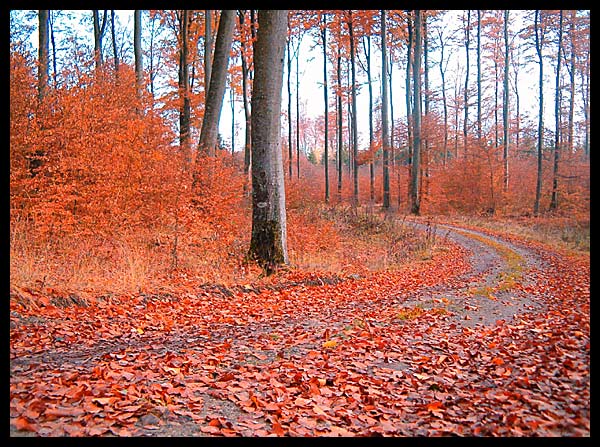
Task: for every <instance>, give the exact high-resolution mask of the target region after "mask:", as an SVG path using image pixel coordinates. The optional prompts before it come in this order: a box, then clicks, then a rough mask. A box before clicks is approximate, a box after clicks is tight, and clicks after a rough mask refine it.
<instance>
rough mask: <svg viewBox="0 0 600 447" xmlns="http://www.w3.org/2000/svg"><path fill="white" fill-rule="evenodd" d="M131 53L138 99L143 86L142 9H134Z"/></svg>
mask: <svg viewBox="0 0 600 447" xmlns="http://www.w3.org/2000/svg"><path fill="white" fill-rule="evenodd" d="M133 53H134V57H135V86H136V93H137V96H138V100H139V99H141V96H142V89H143V88H144V65H143V59H142V10H141V9H136V10H135V12H134V14H133Z"/></svg>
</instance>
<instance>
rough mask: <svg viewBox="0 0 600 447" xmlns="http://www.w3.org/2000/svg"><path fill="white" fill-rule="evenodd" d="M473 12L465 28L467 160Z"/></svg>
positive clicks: (469, 14) (465, 142) (464, 131)
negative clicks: (470, 46)
mask: <svg viewBox="0 0 600 447" xmlns="http://www.w3.org/2000/svg"><path fill="white" fill-rule="evenodd" d="M470 28H471V10H470V9H469V10H468V11H467V25H466V27H465V55H466V74H465V92H464V93H465V105H464V107H465V119H464V121H463V150H464V154H463V155H464V158H465V160H466V158H467V147H468V141H467V130H468V128H469V126H468V124H469V43H470V41H471V38H470V35H471V32H470V31H471V29H470Z"/></svg>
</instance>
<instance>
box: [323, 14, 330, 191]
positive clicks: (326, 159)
mask: <svg viewBox="0 0 600 447" xmlns="http://www.w3.org/2000/svg"><path fill="white" fill-rule="evenodd" d="M321 36H322V38H323V102H324V106H325V148H324V161H323V165H324V168H325V203H328V202H329V104H328V100H329V95H328V91H327V14H323V29H322V31H321Z"/></svg>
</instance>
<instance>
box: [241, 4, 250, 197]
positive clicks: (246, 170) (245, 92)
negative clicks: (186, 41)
mask: <svg viewBox="0 0 600 447" xmlns="http://www.w3.org/2000/svg"><path fill="white" fill-rule="evenodd" d="M245 15H246V11H245V10H241V11H238V17H239V19H240V27H242V28H243V26H244V17H245ZM240 58H241V61H242V96H243V101H244V118H245V121H246V134H245V140H244V141H245V143H244V178H245V179H247V178H248V175H249V173H250V163H251V161H252V159H251V150H250V149H251V145H252V141H251V130H252V126H251V119H250V104H249V102H248V66H247V64H246V44H245V42H244V38H243V37H242V38H241V39H240ZM246 189H247V184H246V182H245V181H244V191H246Z"/></svg>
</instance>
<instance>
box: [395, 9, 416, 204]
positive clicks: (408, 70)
mask: <svg viewBox="0 0 600 447" xmlns="http://www.w3.org/2000/svg"><path fill="white" fill-rule="evenodd" d="M406 21H407V27H408V35H407V42H406V77H405V86H406V88H405V90H406V133H407V142H408V151H407V152H408V154H407V155H408V160H407V161H408V164H409V165H410V169H411V170H412V149H413V125H412V107H411V102H412V100H411V97H412V93H411V88H410V84H411V82H410V79H411V77H412V68H411V67H412V66H413V57H412V45H413V25H412V20H411V17H410V11H407V16H406ZM398 200H400V199H398Z"/></svg>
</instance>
